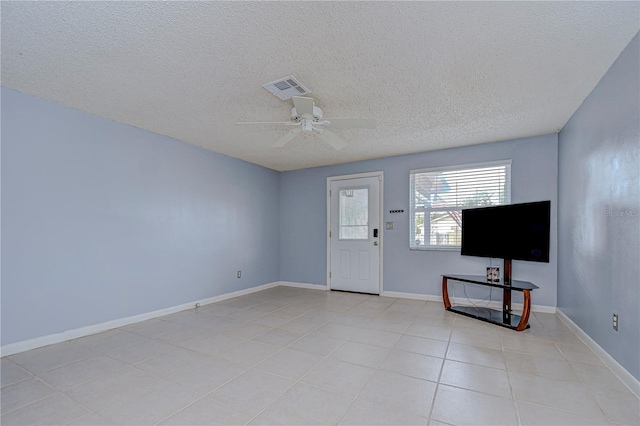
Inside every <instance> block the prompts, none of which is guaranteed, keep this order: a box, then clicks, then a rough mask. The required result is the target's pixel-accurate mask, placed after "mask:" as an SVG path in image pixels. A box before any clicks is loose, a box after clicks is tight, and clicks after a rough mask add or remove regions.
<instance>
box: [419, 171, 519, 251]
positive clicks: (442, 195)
mask: <svg viewBox="0 0 640 426" xmlns="http://www.w3.org/2000/svg"><path fill="white" fill-rule="evenodd" d="M410 181H411V183H410V184H411V206H410V214H411V218H410V219H411V220H410V222H411V224H410V226H411V229H410V232H409V248H411V249H417V250H459V249H460V242H461V238H462V209H465V208H473V207H484V206H498V205H502V204H510V203H511V160H507V161H499V162H492V163H481V164H467V165H461V166H455V167H446V168H437V169H422V170H412V171H411V172H410Z"/></svg>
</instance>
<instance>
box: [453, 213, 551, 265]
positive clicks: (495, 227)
mask: <svg viewBox="0 0 640 426" xmlns="http://www.w3.org/2000/svg"><path fill="white" fill-rule="evenodd" d="M550 212H551V202H550V201H539V202H534V203H522V204H509V205H505V206H495V207H481V208H473V209H466V210H462V248H461V254H462V255H463V256H481V257H495V258H501V259H513V260H529V261H532V262H547V263H548V262H549V228H550Z"/></svg>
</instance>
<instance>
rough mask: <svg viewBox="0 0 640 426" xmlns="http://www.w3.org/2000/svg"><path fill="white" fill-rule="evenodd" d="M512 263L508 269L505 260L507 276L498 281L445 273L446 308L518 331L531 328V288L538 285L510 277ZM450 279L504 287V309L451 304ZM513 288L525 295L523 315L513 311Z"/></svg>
mask: <svg viewBox="0 0 640 426" xmlns="http://www.w3.org/2000/svg"><path fill="white" fill-rule="evenodd" d="M510 263H511V262H510V261H509V265H508V266H509V268H508V269H507V268H506V267H507V261H506V260H505V278H502V279H501V280H500V281H498V282H491V281H487V278H486V276H482V275H443V276H442V298H443V301H444V307H445V309H446V310H447V311H451V312H455V313H458V314H460V315H466V316H468V317H471V318H475V319H478V320H481V321H486V322H490V323H492V324H496V325H500V326H502V327H507V328H510V329H512V330H516V331H522V330H526V329H527V328H529V314H530V313H531V290H535V289H536V288H538V286H536V285H535V284H533V283H530V282H528V281H517V280H512V279H510V278H511V277H510V275H511V265H510ZM507 274H508V275H507ZM449 280H451V281H460V282H464V283H470V284H477V285H482V286H488V287H497V288H501V289H503V297H502V311H498V310H496V309H490V308H476V307H474V306H451V302H450V301H449V291H448V289H447V285H448V281H449ZM513 290H515V291H521V292H522V293H523V295H524V306H523V308H522V316H520V315H515V314H512V313H511V292H512V291H513Z"/></svg>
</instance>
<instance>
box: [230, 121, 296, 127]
mask: <svg viewBox="0 0 640 426" xmlns="http://www.w3.org/2000/svg"><path fill="white" fill-rule="evenodd" d="M236 124H239V125H244V124H284V125H286V126H297V125H298V123H296V122H293V121H245V122H241V123H236Z"/></svg>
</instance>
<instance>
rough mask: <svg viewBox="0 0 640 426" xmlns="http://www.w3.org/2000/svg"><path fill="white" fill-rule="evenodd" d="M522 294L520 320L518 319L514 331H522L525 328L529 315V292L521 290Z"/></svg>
mask: <svg viewBox="0 0 640 426" xmlns="http://www.w3.org/2000/svg"><path fill="white" fill-rule="evenodd" d="M522 294H523V295H524V303H523V306H522V318H520V322H519V323H518V326H517V327H516V331H522V330H525V329H526V328H527V324H529V314H530V313H531V292H530V291H529V290H522Z"/></svg>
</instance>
